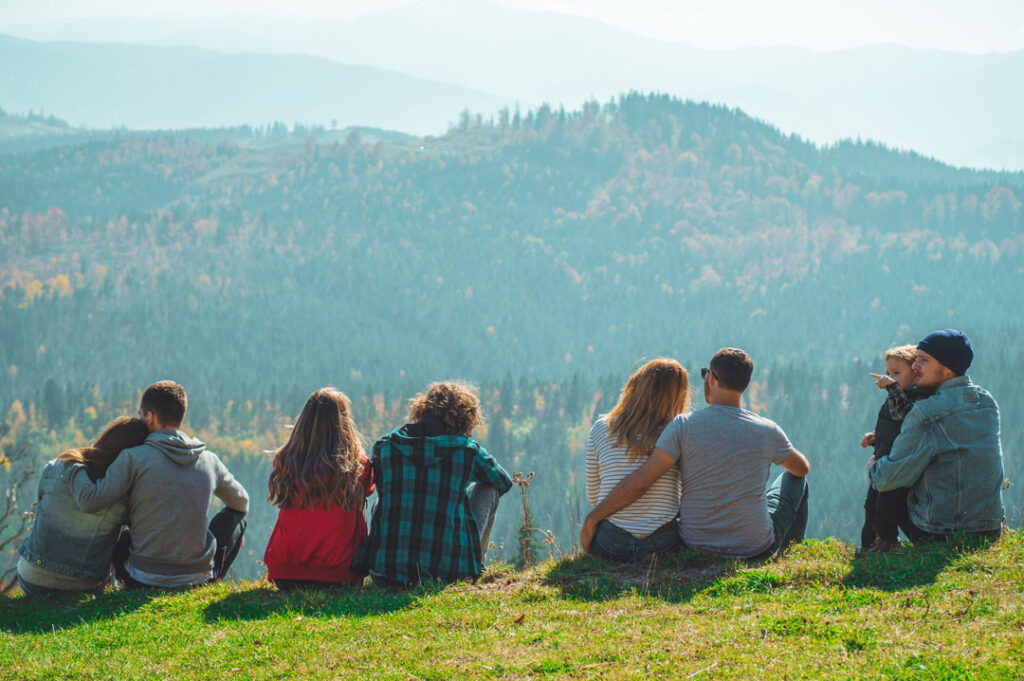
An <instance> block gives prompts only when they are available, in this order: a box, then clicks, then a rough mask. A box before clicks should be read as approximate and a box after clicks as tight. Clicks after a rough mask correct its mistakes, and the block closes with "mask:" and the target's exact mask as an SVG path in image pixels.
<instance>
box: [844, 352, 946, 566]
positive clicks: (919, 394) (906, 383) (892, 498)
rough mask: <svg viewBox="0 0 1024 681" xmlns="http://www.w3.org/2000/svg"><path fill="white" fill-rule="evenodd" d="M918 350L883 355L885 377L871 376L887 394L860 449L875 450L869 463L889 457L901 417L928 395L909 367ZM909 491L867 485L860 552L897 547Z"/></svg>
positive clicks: (897, 433)
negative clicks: (900, 524) (880, 488)
mask: <svg viewBox="0 0 1024 681" xmlns="http://www.w3.org/2000/svg"><path fill="white" fill-rule="evenodd" d="M916 354H917V347H916V346H914V345H901V346H899V347H896V348H891V349H889V350H888V351H886V353H885V375H884V376H883V375H880V374H871V377H872V378H873V379H875V382H876V383H877V385H878V387H879V388H882V389H883V390H885V391H886V392H888V395H887V397H886V400H885V402H884V403H883V404H882V408H881V409H879V410H878V420H877V421H876V422H875V431H874V432H873V433H865V434H864V437H863V438H861V441H860V446H861V447H872V446H873V447H874V451H873V452H872V455H871V460H872V461H874V460H876V459H880V458H882V457H884V456H888V455H889V452H890V451H891V450H892V443H893V442H894V441H895V440H896V436H897V435H899V434H900V428H901V427H902V425H903V418H904V417H905V416H906V415H907V413H908V412H909V411H910V409H911V408H912V407H913V406H914V402H916V401H917V400H920V399H923V398H926V397H928V396H929V395H930V394H931V393H930V392H926V391H923V390H921V389H920V388H918V387H916V386H914V385H913V382H914V379H915V375H914V370H913V368H912V366H911V365H912V364H913V363H914V358H915V356H916ZM907 491H908V488H902V489H894V490H890V491H888V492H879V491H878V490H876V489H875V488H874V487H871V486H868V495H867V499H866V500H865V501H864V527H863V528H862V529H861V534H860V537H861V538H860V542H861V549H862V550H865V551H868V550H871V551H891V550H893V549H895V548H898V547H899V546H900V540H899V520H900V518H901V517H905V516H906V507H907Z"/></svg>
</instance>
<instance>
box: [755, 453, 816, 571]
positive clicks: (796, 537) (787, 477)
mask: <svg viewBox="0 0 1024 681" xmlns="http://www.w3.org/2000/svg"><path fill="white" fill-rule="evenodd" d="M765 496H766V497H767V499H768V515H769V516H771V519H772V528H773V529H774V534H775V541H774V542H773V543H772V545H771V547H769V548H768V549H767V550H766V551H765V552H764V553H762V554H760V555H758V556H755V558H757V559H763V558H769V557H771V556H772V555H774V554H775V553H777V552H782V551H785V550H786V549H787V548H789V546H790V544H797V543H800V542H801V541H803V539H804V533H805V532H807V481H806V480H805V479H804V478H802V477H797V476H795V475H793V474H792V473H790V472H788V471H787V472H785V473H783V474H782V475H780V476H779V477H777V478H775V482H773V483H772V484H771V486H769V487H768V491H767V492H766V493H765Z"/></svg>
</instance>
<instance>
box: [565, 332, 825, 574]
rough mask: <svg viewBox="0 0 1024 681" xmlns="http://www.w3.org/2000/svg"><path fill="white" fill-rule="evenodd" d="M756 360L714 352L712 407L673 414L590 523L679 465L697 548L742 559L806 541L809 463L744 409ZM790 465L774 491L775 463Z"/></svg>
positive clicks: (682, 517) (684, 525)
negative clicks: (770, 480) (650, 449)
mask: <svg viewBox="0 0 1024 681" xmlns="http://www.w3.org/2000/svg"><path fill="white" fill-rule="evenodd" d="M753 369H754V363H753V362H752V361H751V359H750V357H749V356H748V355H747V354H746V353H745V352H743V351H742V350H739V349H737V348H723V349H721V350H719V351H718V352H717V353H715V356H714V357H713V358H712V359H711V362H710V364H709V367H708V368H707V369H701V376H702V378H703V379H704V397H705V399H706V401H707V403H708V406H707V407H706V408H704V409H701V410H699V411H696V412H691V413H689V414H681V415H679V416H677V417H676V418H675V419H673V420H672V421H671V422H670V423H669V424H668V426H666V427H665V430H664V431H663V432H662V434H661V437H659V438H658V442H657V445H656V446H655V448H654V451H653V452H651V455H650V456H649V457H648V459H647V461H646V462H645V463H644V465H643V466H641V467H640V468H638V469H637V470H636V471H635V472H634V473H633V474H632V475H630V476H629V477H627V478H626V479H625V480H623V481H622V482H621V483H619V485H618V486H616V487H615V488H614V489H613V490H612V491H611V492H610V493H609V494H608V496H607V497H605V499H604V500H602V501H601V503H599V504H598V505H597V506H596V507H595V508H594V510H593V511H591V513H590V515H588V516H587V518H586V520H585V521H584V523H583V529H582V531H581V532H580V546H581V547H582V548H583V550H584V551H586V550H588V549H589V547H590V540H591V539H592V538H593V532H594V528H596V527H597V524H598V523H599V522H600V521H601V520H603V519H604V518H606V517H607V516H608V515H611V514H612V513H614V512H615V511H617V510H618V509H620V508H622V507H624V506H626V505H628V504H629V503H631V502H632V501H633V500H634V499H636V498H637V497H639V496H640V495H641V494H643V493H644V491H646V490H647V488H648V487H650V485H651V483H653V482H654V481H655V480H657V479H658V478H659V477H660V476H661V474H662V473H664V472H665V471H666V470H668V469H669V468H670V467H671V466H673V465H678V466H679V478H680V482H681V486H682V493H681V496H680V499H679V536H680V538H681V539H682V540H683V542H684V543H685V544H686V545H687V546H689V547H691V548H694V549H700V550H706V551H713V552H715V553H719V554H722V555H726V556H735V557H740V558H755V557H762V556H764V557H767V556H770V555H772V554H774V553H775V552H777V551H779V550H782V549H784V548H786V547H787V546H788V545H789V544H790V543H793V542H797V541H800V540H802V539H803V536H804V531H805V529H806V527H807V483H806V482H805V481H804V476H805V475H806V474H807V471H808V470H809V468H810V466H809V464H808V462H807V458H806V457H805V456H804V455H803V454H801V453H800V452H799V451H797V450H796V449H795V448H794V447H793V445H792V444H790V442H789V438H788V437H786V434H785V433H784V432H783V431H782V429H781V428H779V426H777V425H776V424H775V423H774V422H773V421H770V420H768V419H766V418H763V417H760V416H758V415H757V414H754V413H753V412H750V411H747V410H746V409H743V408H741V407H740V398H741V395H742V394H743V391H744V390H746V387H747V385H748V384H749V382H750V376H751V374H752V373H753ZM773 463H775V464H779V465H781V466H782V467H783V468H785V472H784V473H783V474H782V475H780V476H779V477H778V478H777V479H776V480H775V481H774V482H773V483H772V485H771V486H770V487H768V489H767V491H766V489H765V487H766V485H767V482H768V476H769V469H770V468H771V464H773Z"/></svg>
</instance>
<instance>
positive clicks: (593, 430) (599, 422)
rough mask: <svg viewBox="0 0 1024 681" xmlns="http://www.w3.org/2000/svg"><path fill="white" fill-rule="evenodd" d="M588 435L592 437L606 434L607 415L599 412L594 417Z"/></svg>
mask: <svg viewBox="0 0 1024 681" xmlns="http://www.w3.org/2000/svg"><path fill="white" fill-rule="evenodd" d="M590 435H591V436H592V437H598V436H601V435H608V415H607V414H601V415H600V416H598V417H597V418H596V419H594V424H593V425H592V426H590Z"/></svg>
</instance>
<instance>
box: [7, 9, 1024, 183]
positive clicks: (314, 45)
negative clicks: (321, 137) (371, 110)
mask: <svg viewBox="0 0 1024 681" xmlns="http://www.w3.org/2000/svg"><path fill="white" fill-rule="evenodd" d="M153 24H155V22H153V23H151V24H146V22H145V21H143V20H111V22H110V23H109V24H107V26H109V28H104V26H105V24H104V23H103V22H102V21H101V20H90V21H89V22H87V23H83V24H81V25H75V24H67V23H65V24H62V25H59V26H53V27H51V28H50V29H49V32H48V33H47V29H46V28H45V27H38V28H36V29H35V33H34V35H35V36H36V37H47V36H48V37H51V38H52V37H58V36H63V37H69V36H74V35H80V36H82V39H89V40H101V39H107V40H124V39H125V38H124V36H125V35H133V34H138V35H143V36H145V39H146V40H149V41H153V42H165V43H181V42H190V43H193V44H197V45H203V46H205V47H208V48H211V49H218V50H227V51H232V50H239V49H242V50H247V51H259V52H302V53H306V54H316V55H319V56H323V57H327V58H330V59H334V60H337V61H340V62H343V63H350V64H367V65H373V66H377V67H381V68H387V69H393V70H396V71H399V72H402V73H408V74H411V75H414V76H416V77H419V78H427V79H431V80H435V81H442V82H447V83H458V84H460V85H462V86H464V87H467V88H471V89H473V90H478V91H481V92H490V93H494V94H495V95H496V96H498V97H503V98H505V99H506V100H508V101H518V102H519V103H520V104H521V105H522V106H524V107H531V106H536V105H539V104H540V103H542V102H544V101H548V102H550V103H552V104H554V105H555V106H557V105H559V104H564V105H565V106H566V107H567V108H575V107H577V106H579V105H580V104H581V103H582V102H583V101H586V100H587V99H591V98H594V99H597V100H599V101H604V100H606V99H608V98H609V97H612V96H614V95H617V94H619V93H622V92H628V91H633V90H636V91H651V92H665V93H668V94H673V95H675V96H678V97H682V98H688V99H694V100H698V101H701V100H707V101H711V102H722V103H725V104H727V105H729V106H735V107H739V108H742V109H743V110H745V111H747V112H748V113H750V114H752V115H755V116H758V117H761V118H764V119H765V120H768V121H771V122H772V123H774V124H776V125H778V126H780V127H781V128H782V129H783V130H786V131H787V132H795V133H797V134H800V135H801V136H803V137H805V138H808V139H811V140H813V141H815V142H819V143H827V142H831V141H834V140H837V139H841V138H856V137H861V138H870V139H875V140H878V141H881V142H884V143H886V144H888V145H889V146H894V147H899V148H904V149H914V150H916V151H919V152H921V153H923V154H926V155H929V156H936V157H938V158H940V159H942V160H944V161H946V162H949V163H953V164H955V165H974V166H991V167H996V168H1000V167H1005V168H1010V169H1022V168H1024V157H1022V156H1021V154H1020V153H1019V148H1020V146H1021V145H1022V144H1024V128H1022V125H1021V123H1020V121H1022V120H1024V88H1021V87H1019V84H1020V83H1021V82H1024V51H1017V52H1011V53H1003V54H988V55H968V54H960V53H953V52H941V51H937V50H920V49H912V48H906V47H900V46H895V45H875V46H870V47H863V48H857V49H850V50H841V51H835V52H813V51H810V50H806V49H801V48H793V47H749V48H742V49H736V50H724V51H720V52H719V51H711V50H703V49H698V48H694V47H690V46H687V45H684V44H680V43H671V42H665V41H659V40H654V39H650V38H646V37H642V36H638V35H636V34H632V33H629V32H627V31H623V30H619V29H617V28H615V27H612V26H609V25H607V24H603V23H600V22H596V21H592V20H587V19H583V18H580V17H577V16H572V15H566V14H557V13H552V12H545V13H536V12H524V11H517V10H512V9H508V8H505V7H502V6H500V5H497V4H495V3H493V2H487V1H486V0H421V1H420V2H416V3H412V4H410V5H406V6H403V7H400V8H397V9H392V10H385V11H381V12H377V13H373V14H369V15H365V16H362V17H358V18H356V19H352V20H318V21H315V22H309V23H299V22H281V23H279V24H274V25H273V26H269V25H264V26H261V25H260V24H259V23H255V22H251V23H245V22H243V21H240V20H239V21H233V23H227V22H225V24H222V25H219V26H218V25H206V26H202V27H199V26H196V27H192V28H190V29H186V28H184V27H182V26H180V25H174V26H168V27H165V28H163V29H161V28H160V26H159V25H153ZM236 24H237V25H236ZM76 26H77V27H76ZM147 26H148V28H147ZM26 30H28V29H23V31H26ZM466 106H467V107H468V108H471V109H473V110H474V111H482V112H484V113H487V111H488V110H487V109H482V108H478V107H477V106H474V105H471V104H470V103H467V104H466ZM372 124H374V125H381V126H383V127H389V126H388V125H387V124H384V123H382V122H379V121H378V122H373V123H372Z"/></svg>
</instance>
